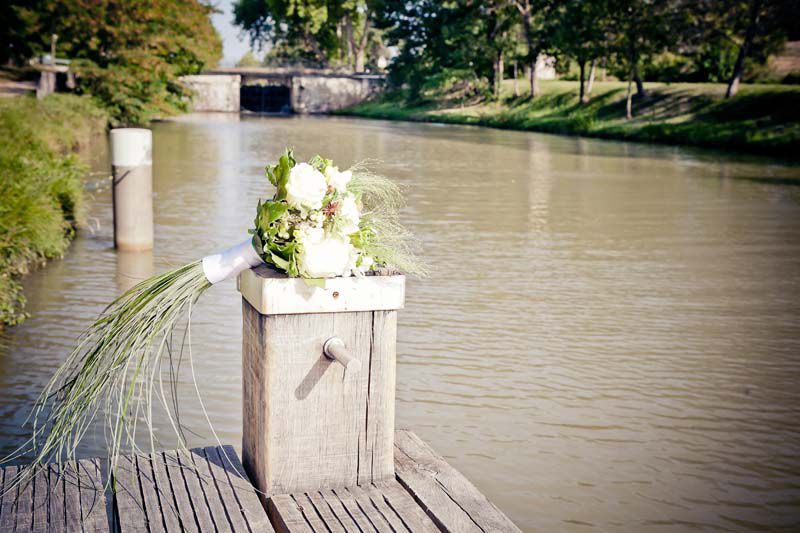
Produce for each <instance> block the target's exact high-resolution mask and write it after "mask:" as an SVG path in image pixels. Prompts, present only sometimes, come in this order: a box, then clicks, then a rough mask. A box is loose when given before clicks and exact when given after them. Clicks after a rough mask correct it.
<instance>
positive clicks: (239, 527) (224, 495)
mask: <svg viewBox="0 0 800 533" xmlns="http://www.w3.org/2000/svg"><path fill="white" fill-rule="evenodd" d="M204 452H205V454H206V459H208V464H209V467H210V469H211V475H213V476H214V482H215V483H216V485H217V490H218V491H219V495H220V499H221V500H222V503H223V505H224V506H225V512H226V513H227V515H228V520H230V523H231V526H232V527H233V530H234V531H249V528H248V527H247V522H246V521H245V519H244V514H243V513H242V506H241V505H240V504H239V501H238V500H237V499H236V495H235V494H234V492H233V488H232V487H231V484H230V481H229V480H228V475H227V474H226V473H225V463H224V460H223V459H222V457H221V456H220V453H219V450H218V449H217V447H215V446H208V447H207V448H205V449H204Z"/></svg>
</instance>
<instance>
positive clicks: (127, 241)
mask: <svg viewBox="0 0 800 533" xmlns="http://www.w3.org/2000/svg"><path fill="white" fill-rule="evenodd" d="M152 152H153V134H152V132H151V131H150V130H148V129H143V128H118V129H113V130H111V171H112V174H113V179H114V181H113V186H112V201H113V204H114V246H115V247H117V248H119V249H120V250H150V249H152V248H153V157H152Z"/></svg>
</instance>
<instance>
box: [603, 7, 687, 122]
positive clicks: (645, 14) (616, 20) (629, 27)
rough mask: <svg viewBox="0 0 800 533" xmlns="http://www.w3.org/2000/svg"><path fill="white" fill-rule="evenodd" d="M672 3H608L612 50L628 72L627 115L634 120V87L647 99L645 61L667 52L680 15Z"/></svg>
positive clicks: (640, 95)
mask: <svg viewBox="0 0 800 533" xmlns="http://www.w3.org/2000/svg"><path fill="white" fill-rule="evenodd" d="M674 7H675V5H674V2H671V1H670V0H616V1H612V2H609V3H608V19H607V20H608V37H609V44H610V49H611V50H612V51H613V52H614V55H615V57H616V60H617V63H618V64H619V65H620V66H621V67H622V69H623V70H624V72H625V74H626V75H625V77H626V78H627V80H628V88H627V92H626V98H625V110H626V111H625V113H626V117H627V118H628V119H631V118H633V102H632V91H631V87H632V84H633V83H636V93H637V94H638V95H639V97H640V98H644V97H646V96H647V93H646V91H645V88H644V82H643V80H642V77H641V75H640V68H641V64H642V62H643V61H647V60H649V59H650V58H652V56H653V55H654V54H656V53H658V52H661V51H663V50H664V49H666V47H667V45H668V44H669V43H670V39H674V38H675V35H672V34H671V31H672V30H673V25H674V24H673V23H674V22H675V21H676V20H677V17H679V16H680V13H679V12H676V11H675V10H674V9H673V8H674Z"/></svg>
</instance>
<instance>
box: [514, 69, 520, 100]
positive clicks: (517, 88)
mask: <svg viewBox="0 0 800 533" xmlns="http://www.w3.org/2000/svg"><path fill="white" fill-rule="evenodd" d="M514 96H516V97H519V83H518V82H517V62H516V61H514Z"/></svg>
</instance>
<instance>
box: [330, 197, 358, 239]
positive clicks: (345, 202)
mask: <svg viewBox="0 0 800 533" xmlns="http://www.w3.org/2000/svg"><path fill="white" fill-rule="evenodd" d="M336 217H337V218H338V219H339V221H340V222H341V226H340V229H341V231H342V233H343V234H345V235H350V234H351V233H355V232H357V231H358V223H359V221H360V220H361V212H360V211H359V210H358V204H357V203H356V199H355V197H353V195H347V196H345V197H344V199H342V201H341V202H340V203H339V208H338V209H337V210H336Z"/></svg>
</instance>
